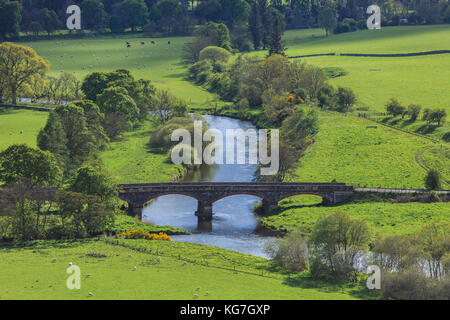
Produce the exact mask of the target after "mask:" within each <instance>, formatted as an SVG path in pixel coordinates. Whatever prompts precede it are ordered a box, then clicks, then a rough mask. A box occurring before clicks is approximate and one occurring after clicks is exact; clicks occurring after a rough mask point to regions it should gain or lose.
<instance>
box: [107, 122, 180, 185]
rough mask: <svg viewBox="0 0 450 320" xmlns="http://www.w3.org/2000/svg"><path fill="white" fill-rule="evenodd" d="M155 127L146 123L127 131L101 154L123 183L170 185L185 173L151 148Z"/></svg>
mask: <svg viewBox="0 0 450 320" xmlns="http://www.w3.org/2000/svg"><path fill="white" fill-rule="evenodd" d="M155 128H156V124H155V123H154V122H153V121H151V120H147V121H145V122H144V123H143V124H142V125H141V127H140V128H138V129H136V130H134V131H132V132H126V133H125V134H124V136H123V138H122V139H120V140H118V141H113V142H111V143H110V144H109V145H108V147H107V149H106V150H105V151H103V152H102V153H101V158H102V159H103V161H104V163H105V165H106V167H107V169H108V170H109V172H111V174H112V175H113V176H114V178H115V180H116V181H119V182H120V183H143V182H167V181H172V179H175V178H177V177H178V176H180V174H182V173H183V172H184V171H183V170H184V169H183V166H182V165H174V164H173V163H170V162H168V161H167V159H168V158H167V154H166V153H162V152H160V151H159V150H155V149H151V148H150V147H149V146H148V142H149V141H150V137H151V134H152V132H153V131H154V130H155Z"/></svg>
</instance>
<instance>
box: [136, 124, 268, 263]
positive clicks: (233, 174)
mask: <svg viewBox="0 0 450 320" xmlns="http://www.w3.org/2000/svg"><path fill="white" fill-rule="evenodd" d="M204 118H205V120H206V121H207V122H208V123H209V127H210V128H211V129H218V130H220V131H222V133H223V136H225V130H226V129H243V130H244V131H245V130H247V129H249V128H255V127H254V126H253V125H252V124H251V123H250V122H246V121H241V120H236V119H231V118H227V117H219V116H210V115H205V116H204ZM247 150H248V148H247ZM255 170H256V165H252V164H243V165H238V164H234V165H230V164H223V165H222V164H221V165H214V166H202V168H201V169H200V170H198V171H191V172H189V173H188V174H187V175H186V176H185V178H184V180H183V181H186V182H201V181H208V182H250V181H252V179H253V173H254V172H255ZM258 201H260V199H259V198H258V197H255V196H248V195H235V196H230V197H227V198H224V199H221V200H219V201H217V202H215V203H214V205H213V221H212V225H211V226H209V229H210V230H206V231H205V230H203V228H199V226H198V225H197V217H196V216H195V215H194V212H195V211H196V210H197V200H195V199H193V198H190V197H187V196H182V195H166V196H161V197H159V198H157V199H156V200H155V201H153V202H152V203H151V204H150V205H149V206H147V207H146V208H144V211H143V213H142V219H143V221H149V222H152V223H154V224H157V225H170V226H173V227H179V228H182V229H185V230H189V231H190V232H192V233H193V234H192V235H182V236H172V239H173V240H174V241H184V242H194V243H201V244H207V245H212V246H217V247H222V248H225V249H228V250H234V251H239V252H243V253H248V254H252V255H256V256H261V257H267V256H266V254H265V252H264V246H265V244H266V243H267V242H268V241H270V240H272V239H273V238H272V237H267V236H264V235H262V234H261V233H258V232H257V230H258V228H259V227H260V224H259V220H258V218H257V217H255V215H254V214H253V213H252V207H253V206H254V205H255V204H256V203H257V202H258ZM211 229H212V230H211Z"/></svg>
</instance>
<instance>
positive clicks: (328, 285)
mask: <svg viewBox="0 0 450 320" xmlns="http://www.w3.org/2000/svg"><path fill="white" fill-rule="evenodd" d="M283 284H284V285H287V286H290V287H296V288H302V289H316V290H319V291H321V292H327V293H343V294H344V293H345V294H348V295H350V296H352V297H355V298H359V299H374V298H376V295H374V293H373V292H371V291H369V290H368V289H366V288H365V287H363V286H361V285H358V284H354V283H347V282H331V281H325V280H320V279H314V278H312V277H311V276H309V275H305V274H302V273H297V274H291V275H289V277H287V278H285V279H284V281H283Z"/></svg>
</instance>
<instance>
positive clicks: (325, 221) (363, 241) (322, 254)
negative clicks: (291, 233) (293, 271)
mask: <svg viewBox="0 0 450 320" xmlns="http://www.w3.org/2000/svg"><path fill="white" fill-rule="evenodd" d="M369 239H370V230H369V227H368V226H367V224H366V223H365V221H363V220H358V219H353V218H352V217H350V216H349V215H348V214H346V213H344V212H335V213H331V214H329V215H327V216H325V217H322V218H320V219H319V220H318V221H317V222H316V224H315V225H314V228H313V230H312V233H311V239H310V249H311V266H310V271H311V274H312V275H313V276H314V277H316V278H324V279H328V280H343V281H347V280H349V279H350V276H351V275H352V274H353V272H354V271H355V269H354V266H355V264H356V261H357V260H358V258H359V256H360V255H361V254H362V253H363V252H364V251H365V250H367V248H368V242H369Z"/></svg>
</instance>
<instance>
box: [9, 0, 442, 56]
mask: <svg viewBox="0 0 450 320" xmlns="http://www.w3.org/2000/svg"><path fill="white" fill-rule="evenodd" d="M71 4H76V5H79V6H80V8H81V12H82V28H83V29H87V30H91V31H96V32H123V31H125V30H131V31H137V30H144V31H147V32H151V33H163V34H165V35H186V34H191V33H192V32H193V31H194V29H195V27H196V26H198V25H203V24H204V23H205V22H207V21H213V22H216V23H224V24H225V25H227V27H228V28H229V29H230V30H231V31H232V33H233V34H234V35H236V36H237V37H239V36H241V35H242V30H243V29H245V30H246V33H248V35H249V40H250V42H251V43H252V45H253V47H254V48H255V49H256V48H258V47H260V46H262V47H264V46H266V45H267V34H268V33H269V32H270V31H269V29H270V25H271V23H272V21H273V20H274V19H279V23H280V24H281V23H282V24H284V25H285V26H286V28H287V29H296V28H311V27H318V26H319V27H323V28H324V29H325V30H326V31H327V34H328V32H329V31H332V32H347V31H353V30H356V29H357V28H360V29H361V28H365V20H366V19H367V14H366V12H365V10H366V8H367V7H368V6H369V5H372V4H377V5H379V6H380V7H381V10H382V12H381V15H382V25H399V24H434V23H450V7H449V5H448V1H447V0H399V1H394V0H376V1H368V0H348V1H337V0H288V1H281V0H196V1H194V0H66V1H53V0H23V1H11V0H0V19H1V21H2V25H1V26H0V40H1V39H5V38H15V37H18V35H19V32H20V31H22V32H28V33H30V34H34V35H38V34H39V33H40V32H46V33H47V34H51V33H53V32H55V31H57V30H60V29H64V25H65V21H66V18H67V15H66V9H67V7H68V6H69V5H71Z"/></svg>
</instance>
